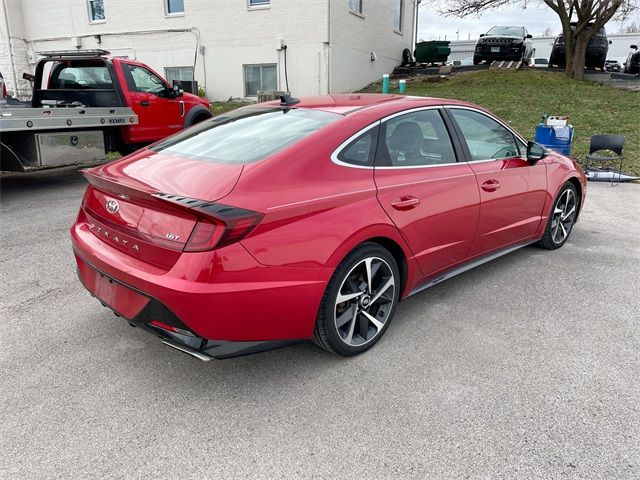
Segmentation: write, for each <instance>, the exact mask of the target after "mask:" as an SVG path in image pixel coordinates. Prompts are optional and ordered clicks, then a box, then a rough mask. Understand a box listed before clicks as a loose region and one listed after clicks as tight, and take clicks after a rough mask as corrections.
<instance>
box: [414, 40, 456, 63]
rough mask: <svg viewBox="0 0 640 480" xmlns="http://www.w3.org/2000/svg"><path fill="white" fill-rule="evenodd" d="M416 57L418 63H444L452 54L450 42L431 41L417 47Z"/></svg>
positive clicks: (421, 43)
mask: <svg viewBox="0 0 640 480" xmlns="http://www.w3.org/2000/svg"><path fill="white" fill-rule="evenodd" d="M413 53H414V57H415V58H416V62H418V63H444V62H446V61H447V58H448V57H449V55H450V54H451V48H449V42H448V41H441V40H431V41H429V42H420V43H418V44H417V45H416V50H415V52H413Z"/></svg>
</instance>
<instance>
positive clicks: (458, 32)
mask: <svg viewBox="0 0 640 480" xmlns="http://www.w3.org/2000/svg"><path fill="white" fill-rule="evenodd" d="M456 40H460V29H458V31H457V32H456Z"/></svg>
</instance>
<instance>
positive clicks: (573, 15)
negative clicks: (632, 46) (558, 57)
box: [441, 0, 640, 78]
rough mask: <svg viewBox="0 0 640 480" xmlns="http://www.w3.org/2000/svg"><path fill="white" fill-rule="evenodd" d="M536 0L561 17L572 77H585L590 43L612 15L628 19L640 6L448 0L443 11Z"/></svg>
mask: <svg viewBox="0 0 640 480" xmlns="http://www.w3.org/2000/svg"><path fill="white" fill-rule="evenodd" d="M534 2H539V3H544V4H545V5H546V6H547V7H549V8H550V9H551V10H553V11H554V12H555V13H556V14H557V15H558V18H559V19H560V23H561V24H562V33H563V34H564V42H565V55H566V69H565V73H566V75H567V76H568V77H569V78H582V77H583V76H584V64H585V55H586V53H587V45H588V44H589V40H591V37H593V36H594V35H595V34H596V33H597V32H598V30H600V29H601V28H602V27H604V25H605V24H606V23H607V22H608V21H609V20H611V19H612V18H614V17H617V18H618V19H624V18H627V17H628V16H629V14H630V13H631V12H633V11H634V10H636V9H638V8H640V0H516V1H514V0H446V1H444V2H443V7H442V8H441V13H444V14H445V15H453V16H458V17H466V16H469V15H479V14H480V13H482V12H484V11H486V10H495V9H500V8H502V7H506V6H509V7H513V6H514V5H517V4H520V5H522V7H523V8H526V7H527V6H528V5H529V4H531V3H534Z"/></svg>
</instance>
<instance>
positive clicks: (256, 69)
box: [244, 63, 278, 97]
mask: <svg viewBox="0 0 640 480" xmlns="http://www.w3.org/2000/svg"><path fill="white" fill-rule="evenodd" d="M277 89H278V73H277V65H276V64H275V63H273V64H264V65H245V66H244V91H245V96H247V97H255V96H257V95H258V91H259V90H277Z"/></svg>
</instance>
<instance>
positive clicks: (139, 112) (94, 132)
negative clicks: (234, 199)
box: [0, 50, 212, 171]
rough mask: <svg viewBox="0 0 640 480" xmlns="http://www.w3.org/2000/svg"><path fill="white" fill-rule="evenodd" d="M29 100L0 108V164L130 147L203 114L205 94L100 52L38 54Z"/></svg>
mask: <svg viewBox="0 0 640 480" xmlns="http://www.w3.org/2000/svg"><path fill="white" fill-rule="evenodd" d="M41 55H42V56H43V57H44V58H43V59H42V60H40V61H39V62H38V64H37V65H36V71H35V75H34V76H30V78H31V80H32V81H33V96H32V100H31V105H21V106H2V107H0V110H1V112H0V113H1V115H0V117H1V118H0V147H1V150H2V151H1V152H0V153H1V155H0V157H1V159H2V162H1V163H2V166H1V168H0V170H3V171H6V170H9V171H30V170H37V169H42V168H51V167H58V166H62V165H70V164H82V163H88V162H92V161H99V160H101V159H102V158H104V156H105V152H108V151H121V152H130V151H133V150H135V149H136V148H138V147H140V146H143V145H145V144H149V143H152V142H155V141H157V140H160V139H162V138H164V137H166V136H168V135H171V134H173V133H176V132H178V131H180V130H182V129H183V128H186V127H189V126H191V125H194V124H196V123H198V122H201V121H203V120H206V119H208V118H210V117H211V116H212V115H211V111H210V109H209V107H210V104H209V101H208V100H207V99H204V98H199V97H198V96H196V95H192V94H190V93H186V92H183V90H182V85H181V84H180V82H177V81H174V82H173V84H169V82H167V81H166V80H165V79H164V78H162V77H161V76H160V75H159V74H158V73H156V72H155V71H153V69H151V68H150V67H149V66H147V65H145V64H144V63H141V62H137V61H135V60H129V59H125V58H118V57H112V56H110V54H109V52H106V51H104V50H91V51H77V52H76V51H73V52H45V53H42V54H41Z"/></svg>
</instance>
